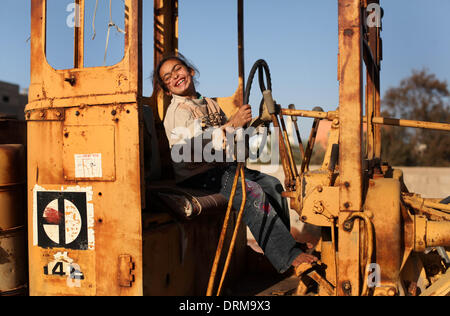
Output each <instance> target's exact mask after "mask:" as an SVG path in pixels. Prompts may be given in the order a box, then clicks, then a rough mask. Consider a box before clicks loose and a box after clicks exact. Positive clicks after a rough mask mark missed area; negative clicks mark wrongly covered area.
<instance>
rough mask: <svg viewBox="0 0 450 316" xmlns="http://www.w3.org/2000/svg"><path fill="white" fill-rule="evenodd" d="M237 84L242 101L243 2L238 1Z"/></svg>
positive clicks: (243, 89)
mask: <svg viewBox="0 0 450 316" xmlns="http://www.w3.org/2000/svg"><path fill="white" fill-rule="evenodd" d="M237 7H238V72H239V79H238V80H239V81H238V84H239V86H240V87H242V100H243V99H244V91H245V66H244V0H238V3H237Z"/></svg>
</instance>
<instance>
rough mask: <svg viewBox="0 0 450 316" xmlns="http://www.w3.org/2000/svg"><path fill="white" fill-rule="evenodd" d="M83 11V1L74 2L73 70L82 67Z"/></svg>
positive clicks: (76, 0)
mask: <svg viewBox="0 0 450 316" xmlns="http://www.w3.org/2000/svg"><path fill="white" fill-rule="evenodd" d="M84 11H85V0H75V27H74V30H75V39H74V61H73V65H74V67H73V68H83V67H84Z"/></svg>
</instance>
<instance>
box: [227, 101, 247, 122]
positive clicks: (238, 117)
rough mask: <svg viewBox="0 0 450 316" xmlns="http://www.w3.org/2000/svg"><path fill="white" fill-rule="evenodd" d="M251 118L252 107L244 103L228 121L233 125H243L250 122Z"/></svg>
mask: <svg viewBox="0 0 450 316" xmlns="http://www.w3.org/2000/svg"><path fill="white" fill-rule="evenodd" d="M251 120H252V108H251V107H250V105H248V104H244V105H243V106H241V107H240V108H239V110H238V111H237V112H236V113H235V114H234V115H233V116H232V117H231V119H230V121H229V123H231V125H232V126H233V127H243V126H245V125H246V124H248V123H250V122H251Z"/></svg>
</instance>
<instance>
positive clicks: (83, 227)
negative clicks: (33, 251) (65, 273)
mask: <svg viewBox="0 0 450 316" xmlns="http://www.w3.org/2000/svg"><path fill="white" fill-rule="evenodd" d="M33 193H34V194H33V195H34V199H33V245H37V246H40V247H42V248H67V249H76V250H93V249H94V248H95V239H94V205H93V203H92V195H93V193H92V187H85V188H82V187H79V186H76V187H68V188H66V189H64V188H63V187H61V189H60V190H46V189H44V188H43V187H40V186H39V185H35V187H34V190H33Z"/></svg>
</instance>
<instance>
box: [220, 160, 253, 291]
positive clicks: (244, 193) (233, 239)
mask: <svg viewBox="0 0 450 316" xmlns="http://www.w3.org/2000/svg"><path fill="white" fill-rule="evenodd" d="M237 169H238V170H239V175H240V177H241V186H242V201H241V208H240V209H239V215H238V218H237V220H236V224H235V226H234V231H233V236H232V237H231V242H230V247H229V249H228V254H227V258H226V260H225V265H224V268H223V272H222V277H221V279H220V283H219V288H218V289H217V296H220V293H221V291H222V285H223V281H224V280H225V276H226V275H227V272H228V267H229V265H230V261H231V256H232V255H233V250H234V245H235V244H236V237H237V234H238V231H239V227H240V226H241V222H242V216H243V215H244V207H245V203H246V202H247V186H246V184H245V174H244V163H239V164H238V167H237ZM236 176H237V174H236ZM233 198H234V196H233Z"/></svg>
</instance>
